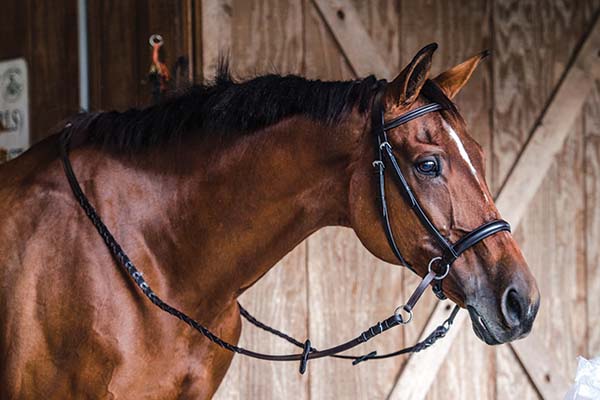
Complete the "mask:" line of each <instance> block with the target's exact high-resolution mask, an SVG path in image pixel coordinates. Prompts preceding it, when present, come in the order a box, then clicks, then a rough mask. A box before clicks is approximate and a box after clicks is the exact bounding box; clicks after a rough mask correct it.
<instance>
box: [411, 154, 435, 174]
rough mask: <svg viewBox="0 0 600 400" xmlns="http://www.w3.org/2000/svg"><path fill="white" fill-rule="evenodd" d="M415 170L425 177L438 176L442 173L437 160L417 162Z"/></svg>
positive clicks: (430, 159)
mask: <svg viewBox="0 0 600 400" xmlns="http://www.w3.org/2000/svg"><path fill="white" fill-rule="evenodd" d="M415 168H416V169H417V171H419V172H420V173H421V174H423V175H429V176H438V175H439V173H440V167H439V164H438V161H437V160H436V159H435V158H427V159H424V160H420V161H417V163H416V164H415Z"/></svg>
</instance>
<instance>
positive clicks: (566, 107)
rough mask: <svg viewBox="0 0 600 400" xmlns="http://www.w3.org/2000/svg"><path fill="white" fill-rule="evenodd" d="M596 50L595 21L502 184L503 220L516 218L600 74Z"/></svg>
mask: <svg viewBox="0 0 600 400" xmlns="http://www.w3.org/2000/svg"><path fill="white" fill-rule="evenodd" d="M599 50H600V24H599V23H598V21H596V23H595V24H594V28H593V29H592V31H591V32H590V34H589V35H588V37H587V39H586V41H585V43H584V44H583V46H582V48H581V49H580V50H579V53H578V55H577V57H576V59H575V61H574V63H573V65H572V66H571V67H570V68H569V70H568V72H567V74H566V75H565V77H564V80H563V82H562V83H561V84H560V86H559V88H558V90H557V91H556V93H555V95H554V98H553V100H552V102H551V103H550V104H549V105H548V107H547V108H546V111H545V112H544V116H543V118H542V119H541V121H540V123H539V125H538V126H537V127H536V128H535V130H534V132H533V134H532V135H531V138H530V139H529V141H528V142H527V144H526V145H525V147H524V149H523V151H522V152H521V155H520V156H519V158H518V160H517V162H516V163H515V165H514V167H513V170H512V172H511V174H510V175H509V176H508V178H507V179H506V181H505V183H504V185H503V186H502V190H501V194H500V196H498V200H497V201H496V206H497V207H498V210H499V211H500V213H501V214H502V216H503V218H504V219H506V220H507V221H509V222H511V223H513V222H516V221H520V219H521V217H522V216H523V214H524V213H525V211H526V210H527V205H528V204H529V202H530V201H531V200H532V199H533V196H535V193H536V192H537V189H538V188H539V186H540V185H541V184H542V181H543V179H544V176H545V175H546V171H548V169H549V168H550V166H551V165H552V163H553V162H554V158H555V156H556V155H557V154H558V152H559V151H560V150H561V149H562V147H563V144H564V142H565V139H566V137H567V136H568V134H569V131H570V128H571V126H572V125H573V122H574V121H575V118H577V115H578V114H579V111H580V110H581V107H583V104H584V102H585V99H586V98H587V95H588V93H589V92H590V90H591V89H592V88H593V86H594V85H593V80H594V79H598V78H600V55H599V54H598V51H599Z"/></svg>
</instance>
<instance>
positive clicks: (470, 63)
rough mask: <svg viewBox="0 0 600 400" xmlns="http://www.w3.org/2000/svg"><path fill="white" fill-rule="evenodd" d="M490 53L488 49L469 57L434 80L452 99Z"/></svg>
mask: <svg viewBox="0 0 600 400" xmlns="http://www.w3.org/2000/svg"><path fill="white" fill-rule="evenodd" d="M489 55H490V52H489V51H488V50H485V51H482V52H481V53H479V54H477V55H475V56H473V57H471V58H469V59H468V60H467V61H465V62H463V63H461V64H458V65H457V66H455V67H452V68H450V69H449V70H448V71H446V72H442V73H441V74H439V75H438V76H436V77H435V78H434V79H433V81H434V82H435V83H437V84H438V86H439V87H440V88H441V89H442V90H443V91H444V93H445V94H446V96H448V98H450V99H452V98H453V97H454V96H456V95H457V94H458V92H460V89H462V88H463V86H465V85H466V84H467V81H468V80H469V78H470V77H471V75H472V74H473V71H475V68H477V66H478V65H479V63H480V62H481V60H483V59H484V58H486V57H487V56H489Z"/></svg>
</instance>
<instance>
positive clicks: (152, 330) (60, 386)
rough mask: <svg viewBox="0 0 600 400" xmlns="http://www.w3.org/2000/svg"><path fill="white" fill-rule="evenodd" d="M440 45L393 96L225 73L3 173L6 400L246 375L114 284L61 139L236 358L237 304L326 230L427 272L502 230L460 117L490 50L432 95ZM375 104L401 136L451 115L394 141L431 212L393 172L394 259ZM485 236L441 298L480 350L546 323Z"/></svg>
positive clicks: (497, 246)
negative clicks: (448, 254) (490, 227)
mask: <svg viewBox="0 0 600 400" xmlns="http://www.w3.org/2000/svg"><path fill="white" fill-rule="evenodd" d="M436 48H437V45H435V44H431V45H428V46H426V47H424V48H423V49H421V50H420V51H419V52H418V53H417V54H416V55H415V56H414V57H413V59H412V60H411V62H410V63H409V64H408V65H407V66H406V67H405V68H404V69H403V70H402V71H401V72H400V73H399V74H398V75H397V77H395V78H394V79H393V80H392V81H390V82H389V83H381V81H378V80H377V79H376V78H375V77H373V76H370V77H367V78H363V79H357V80H352V81H344V82H340V81H335V82H326V81H320V80H308V79H305V78H302V77H299V76H294V75H287V76H280V75H275V74H270V75H264V76H258V77H254V78H252V79H249V80H245V81H238V80H234V79H233V78H232V77H231V74H230V73H229V72H228V68H227V65H226V63H223V64H222V66H221V67H220V68H219V72H218V74H217V77H216V79H215V80H214V82H210V83H207V84H202V85H195V86H191V87H190V88H188V89H186V90H184V91H183V92H180V93H177V94H176V95H173V96H171V97H170V98H168V99H165V100H163V102H162V103H159V104H156V105H152V106H149V107H147V108H142V109H131V110H129V111H125V112H115V111H113V112H91V113H84V114H80V115H76V116H74V117H72V118H70V119H69V120H68V121H67V122H66V123H65V124H62V125H61V126H60V127H59V128H58V129H57V130H56V132H55V133H54V134H53V135H51V136H49V137H48V138H47V139H45V140H44V141H42V142H40V143H38V144H36V145H35V146H33V147H32V148H31V149H29V150H28V151H27V152H25V153H24V154H23V155H21V156H20V157H18V158H16V159H14V160H12V161H10V162H8V163H6V164H3V165H2V166H0V182H2V185H1V186H0V204H2V207H1V208H0V221H2V223H1V224H0V397H1V398H3V399H25V398H27V399H31V398H44V399H54V398H56V399H65V398H113V399H119V398H126V399H128V398H157V399H175V398H178V399H184V398H202V399H206V398H210V397H212V395H213V394H214V393H215V391H216V390H217V388H218V386H219V384H220V382H221V380H222V379H223V377H224V376H225V374H226V371H227V369H228V367H229V365H230V363H231V360H232V358H233V353H232V352H230V351H228V350H227V349H226V348H222V347H220V346H217V345H215V343H213V342H212V341H211V340H209V339H208V338H206V337H204V336H202V335H200V334H198V333H197V332H195V331H194V330H193V329H190V327H189V326H188V325H186V324H183V323H181V321H179V320H177V319H176V318H172V316H170V315H168V314H166V313H163V312H162V311H161V310H159V309H158V308H156V307H154V305H153V304H152V302H150V301H148V299H147V298H145V297H144V296H143V295H142V293H141V292H140V291H139V289H138V287H136V284H135V282H133V281H132V280H130V279H129V276H127V274H126V273H125V272H124V270H123V269H122V268H119V265H118V263H117V260H116V259H115V257H113V254H112V253H111V251H110V249H109V248H108V247H107V246H106V245H105V242H104V241H103V238H102V237H101V236H100V235H98V232H97V231H96V229H95V227H94V226H93V225H92V224H91V223H90V221H89V219H88V216H86V214H85V212H84V211H83V210H82V208H81V207H80V206H79V204H78V202H77V200H76V198H75V196H73V192H72V188H71V187H70V184H69V181H68V179H67V178H66V177H65V172H64V171H63V165H62V163H61V151H60V143H61V139H60V138H61V136H62V135H63V134H64V133H65V132H68V133H69V137H70V138H71V142H70V151H69V157H70V162H71V164H72V168H73V170H74V171H76V175H77V179H78V180H79V182H80V183H81V189H82V191H83V192H84V193H85V196H86V198H87V199H89V201H90V203H91V204H93V206H94V207H95V209H96V211H97V214H98V215H99V216H101V218H102V220H103V221H104V223H105V224H106V226H107V227H109V229H110V231H111V233H112V235H114V237H115V238H116V240H118V242H119V244H120V245H121V246H122V248H123V249H125V250H126V251H127V252H128V254H129V256H130V258H131V260H134V261H135V264H136V265H137V268H139V271H140V272H141V273H143V277H144V279H145V282H148V283H149V284H151V285H152V287H153V288H154V289H155V290H156V292H157V293H160V295H161V296H163V298H165V299H168V301H169V302H170V303H171V304H174V305H175V306H176V307H177V308H178V309H180V310H185V312H187V313H189V314H190V315H193V316H195V317H196V318H197V319H198V321H199V323H201V324H202V325H203V326H205V327H206V328H207V329H210V331H211V332H214V333H215V334H217V335H218V336H219V337H220V338H221V339H222V340H223V341H226V342H228V343H233V344H235V343H237V342H238V339H239V336H240V333H241V319H240V308H239V306H238V303H237V300H236V299H237V298H238V297H239V296H240V295H241V294H242V293H243V292H244V291H246V290H247V289H248V288H250V287H251V286H252V285H253V284H254V283H255V282H256V281H257V280H259V279H260V278H261V277H262V276H263V275H264V274H265V273H266V272H267V271H268V270H269V269H270V268H271V267H272V266H274V265H275V264H276V263H277V262H278V261H279V260H280V259H281V258H282V257H283V256H285V255H286V254H287V253H288V252H290V251H291V250H292V249H293V248H294V247H295V246H297V245H298V244H299V243H300V242H301V241H303V240H304V239H305V238H307V237H308V236H309V235H311V234H312V233H314V232H315V231H317V230H318V229H320V228H322V227H325V226H344V227H349V228H351V229H353V230H354V232H355V233H356V235H357V236H358V238H359V240H360V242H361V243H362V244H363V245H364V246H365V247H366V248H367V249H368V250H369V251H370V252H371V253H373V254H374V255H375V256H376V257H378V258H380V259H382V260H384V261H387V262H389V263H392V264H396V265H401V264H402V263H403V262H406V263H407V264H410V265H411V268H412V269H413V270H414V272H415V273H416V274H418V275H419V276H421V277H426V276H428V274H429V275H431V272H430V271H429V272H428V261H429V260H433V259H435V258H436V256H438V255H439V253H440V247H439V243H438V242H439V239H440V238H441V239H442V240H448V241H456V240H459V239H460V238H461V237H463V236H464V235H465V234H466V233H468V232H472V231H474V230H476V229H479V228H478V227H481V226H482V225H483V226H485V224H486V223H489V222H490V221H493V220H496V219H498V218H499V213H498V210H497V209H496V207H495V205H494V202H493V198H492V195H491V193H490V191H489V189H488V187H487V185H486V182H485V173H484V156H483V152H482V149H481V147H480V146H479V145H478V144H477V143H476V142H475V141H474V140H473V139H472V138H471V137H470V136H469V135H468V133H467V127H466V125H465V122H464V121H463V119H462V117H461V116H460V113H459V111H458V109H457V108H456V107H455V106H454V103H453V102H452V99H453V98H454V96H455V95H456V94H457V93H458V92H459V91H460V90H461V89H462V88H463V87H464V86H465V85H466V83H467V82H468V80H469V78H470V77H471V75H472V74H473V72H474V71H475V69H476V67H477V65H478V64H479V63H480V62H481V60H483V59H484V57H485V53H481V54H478V55H475V56H473V57H471V58H469V59H468V60H466V61H465V62H463V63H461V64H458V65H456V66H454V67H452V68H450V69H449V70H447V71H445V72H443V73H441V74H440V75H438V76H436V77H435V78H432V79H430V69H431V62H432V57H433V54H434V52H435V49H436ZM376 101H379V102H380V104H381V107H382V115H383V119H386V120H388V119H394V118H397V117H398V116H401V115H403V114H406V113H407V112H408V113H410V112H411V111H414V110H417V109H419V108H420V107H424V106H426V105H427V104H429V103H432V102H435V104H440V105H441V106H440V107H439V109H436V110H435V112H427V113H426V114H423V115H420V116H419V117H418V118H416V117H415V118H414V119H412V120H410V121H408V122H406V123H403V124H401V125H398V126H395V127H392V128H390V129H389V131H388V132H387V137H386V139H385V140H386V143H384V145H386V144H387V145H388V146H390V147H393V148H394V149H395V150H396V154H397V166H398V168H399V170H401V171H403V176H404V177H405V180H406V184H407V186H406V187H410V188H411V189H412V193H413V194H412V195H414V198H415V199H418V202H419V203H420V204H421V207H422V214H423V215H421V216H420V215H417V213H415V212H414V210H413V208H414V207H413V206H414V204H413V206H411V204H409V203H410V202H409V201H407V197H406V195H405V194H406V193H403V192H402V191H401V190H400V189H399V188H398V186H390V185H391V181H392V179H393V178H392V177H390V176H385V177H383V175H382V178H381V179H382V182H381V183H382V184H383V183H386V182H387V183H388V190H387V204H386V211H387V214H386V216H389V220H388V223H389V227H390V229H393V231H395V232H396V235H395V236H394V245H395V246H397V249H393V248H392V247H390V243H391V242H390V240H389V237H387V235H386V232H388V231H387V230H385V229H382V223H381V219H380V217H381V215H380V214H381V209H380V204H379V202H378V201H377V193H378V183H377V179H376V178H375V176H374V171H373V160H374V153H376V149H375V147H378V148H379V150H381V149H382V148H383V147H384V146H374V140H375V138H374V136H373V131H372V130H373V129H372V126H373V122H372V121H373V120H374V119H377V118H378V117H377V116H375V118H373V114H374V112H375V110H374V107H375V102H376ZM413 114H414V113H413ZM420 114H422V113H420ZM388 142H389V143H388ZM382 168H383V166H382ZM412 195H411V196H412ZM422 218H426V219H428V220H430V221H431V224H432V226H434V227H435V228H434V230H435V231H436V232H438V233H439V235H440V238H437V239H436V237H434V236H435V235H433V234H432V231H431V229H426V228H425V227H424V226H423V223H422ZM390 232H391V231H390ZM398 232H400V234H398ZM481 239H482V238H479V241H478V242H477V243H476V244H475V243H472V245H471V247H470V248H468V249H466V251H464V253H463V254H462V255H461V257H460V258H457V259H456V262H454V264H453V265H452V268H451V269H450V268H449V264H448V268H447V270H446V271H445V273H446V274H447V276H446V277H445V279H443V280H440V281H439V282H440V284H439V289H440V290H441V291H442V292H443V294H444V295H445V296H447V297H448V298H449V299H450V300H451V301H453V302H454V303H456V304H457V305H458V306H460V307H462V308H467V309H468V310H469V315H470V317H471V321H472V326H473V330H474V331H475V333H476V335H477V336H478V337H479V338H480V339H481V340H483V341H484V342H486V343H488V344H490V345H494V344H499V343H505V342H509V341H512V340H516V339H518V338H521V337H524V336H526V335H527V334H528V333H529V332H530V330H531V327H532V324H533V321H534V319H535V316H536V313H537V310H538V307H539V301H540V296H539V290H538V288H537V285H536V282H535V279H534V277H533V275H532V274H531V272H530V271H529V269H528V266H527V263H526V260H525V259H524V257H523V255H522V253H521V251H520V249H519V247H518V245H517V243H516V242H515V240H514V238H513V237H512V236H511V234H510V232H508V231H507V230H506V229H501V231H498V232H496V233H495V234H494V235H493V236H489V237H486V238H485V240H481ZM395 250H398V252H396V251H395ZM397 253H398V254H397ZM400 253H401V257H402V258H403V262H401V261H400V260H399V258H398V256H400ZM430 267H431V266H430ZM139 276H141V275H139ZM427 283H429V282H426V284H427ZM290 284H292V283H290ZM426 284H425V285H424V286H427V285H426ZM430 351H431V350H430ZM257 362H259V361H257Z"/></svg>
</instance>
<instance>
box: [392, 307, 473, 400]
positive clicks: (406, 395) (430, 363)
mask: <svg viewBox="0 0 600 400" xmlns="http://www.w3.org/2000/svg"><path fill="white" fill-rule="evenodd" d="M448 305H449V304H447V303H438V304H437V305H436V307H435V308H434V311H433V312H432V313H431V317H430V318H429V321H428V322H427V324H426V325H425V327H424V328H423V332H422V333H421V336H420V338H419V340H422V339H424V338H425V337H427V335H429V333H430V332H431V331H433V329H435V327H437V326H438V325H439V324H440V323H441V322H443V321H444V319H446V318H447V317H448V314H449V308H448ZM450 309H451V307H450ZM467 319H468V317H467V313H465V312H459V313H458V315H457V316H456V319H455V320H454V326H453V327H452V329H451V330H450V331H449V332H448V335H447V336H446V337H445V338H444V339H441V340H440V341H439V342H438V343H436V345H435V348H434V349H431V350H426V351H422V352H420V353H415V354H413V355H411V356H410V358H409V359H408V361H407V363H406V365H405V366H404V369H403V370H402V373H401V375H400V377H399V379H398V381H397V382H396V384H395V385H394V387H393V388H392V391H391V392H390V394H389V396H388V397H387V399H389V400H394V399H424V398H425V397H426V396H427V394H428V391H429V389H430V388H431V387H432V386H433V382H434V381H437V380H436V375H437V372H438V371H437V369H439V367H441V365H442V363H443V362H444V360H445V359H446V358H447V356H448V355H449V352H450V347H451V346H450V343H452V342H453V341H454V340H455V339H456V338H457V337H458V335H459V333H460V329H459V328H460V326H461V325H462V324H463V323H464V321H466V320H467ZM432 368H434V369H435V371H433V373H431V372H430V370H431V369H432ZM478 376H481V375H479V374H478ZM443 382H444V381H443V380H440V383H442V384H443Z"/></svg>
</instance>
